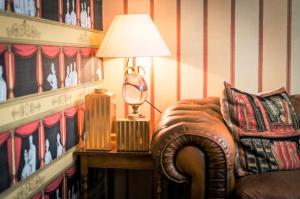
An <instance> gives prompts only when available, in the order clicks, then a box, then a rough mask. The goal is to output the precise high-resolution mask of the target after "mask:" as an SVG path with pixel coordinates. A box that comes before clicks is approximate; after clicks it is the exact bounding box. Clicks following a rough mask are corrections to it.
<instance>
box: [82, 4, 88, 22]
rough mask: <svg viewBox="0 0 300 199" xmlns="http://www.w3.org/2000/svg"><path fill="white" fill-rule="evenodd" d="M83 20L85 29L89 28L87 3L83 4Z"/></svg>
mask: <svg viewBox="0 0 300 199" xmlns="http://www.w3.org/2000/svg"><path fill="white" fill-rule="evenodd" d="M83 19H84V27H87V11H86V2H84V3H83Z"/></svg>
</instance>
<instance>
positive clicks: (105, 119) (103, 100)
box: [85, 89, 116, 150]
mask: <svg viewBox="0 0 300 199" xmlns="http://www.w3.org/2000/svg"><path fill="white" fill-rule="evenodd" d="M115 120H116V101H115V95H114V94H113V93H111V92H108V91H107V90H105V89H95V92H94V93H92V94H89V95H87V96H85V124H86V132H85V149H86V150H111V148H112V146H111V135H112V133H113V134H114V123H115Z"/></svg>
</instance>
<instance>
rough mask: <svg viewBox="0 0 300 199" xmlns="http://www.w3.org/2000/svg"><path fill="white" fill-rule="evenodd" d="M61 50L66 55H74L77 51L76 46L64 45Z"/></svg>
mask: <svg viewBox="0 0 300 199" xmlns="http://www.w3.org/2000/svg"><path fill="white" fill-rule="evenodd" d="M63 50H64V54H65V55H66V56H67V57H74V56H75V54H76V53H77V48H73V47H64V48H63Z"/></svg>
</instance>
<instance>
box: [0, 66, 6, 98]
mask: <svg viewBox="0 0 300 199" xmlns="http://www.w3.org/2000/svg"><path fill="white" fill-rule="evenodd" d="M2 76H3V67H2V66H1V65H0V102H3V101H5V100H6V98H7V93H6V92H7V88H6V82H5V81H4V79H3V77H2Z"/></svg>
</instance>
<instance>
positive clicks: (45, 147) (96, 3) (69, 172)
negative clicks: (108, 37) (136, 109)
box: [0, 0, 103, 198]
mask: <svg viewBox="0 0 300 199" xmlns="http://www.w3.org/2000/svg"><path fill="white" fill-rule="evenodd" d="M6 11H8V12H6ZM0 18H1V21H2V22H3V24H1V26H0V29H1V31H0V112H1V115H2V116H3V114H4V113H7V116H8V117H7V118H5V119H4V120H1V122H2V123H1V125H0V128H1V130H0V170H1V171H2V175H1V178H0V198H2V197H4V198H5V197H8V198H79V197H80V173H79V172H78V167H77V165H78V164H77V162H76V159H75V158H74V157H73V154H72V153H73V151H74V150H75V148H76V147H77V146H78V144H79V143H82V141H83V132H84V96H85V95H86V94H89V93H91V92H93V90H94V88H96V87H99V86H100V87H101V84H102V83H101V81H99V80H103V66H102V60H101V59H99V58H97V57H95V54H96V52H97V48H98V46H99V44H100V42H101V40H102V37H103V33H102V32H101V30H102V0H0ZM43 19H47V20H43ZM49 20H51V21H49ZM99 30H100V31H99ZM57 32H59V33H61V35H59V36H58V35H56V33H57ZM50 92H52V93H51V94H50V95H48V93H50ZM24 96H27V97H26V98H22V97H24ZM46 101H47V102H46ZM8 109H9V111H7V110H8ZM8 118H9V119H8ZM71 165H72V167H71V168H69V167H70V166H71ZM41 168H43V169H41ZM53 176H57V177H56V179H54V180H53Z"/></svg>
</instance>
